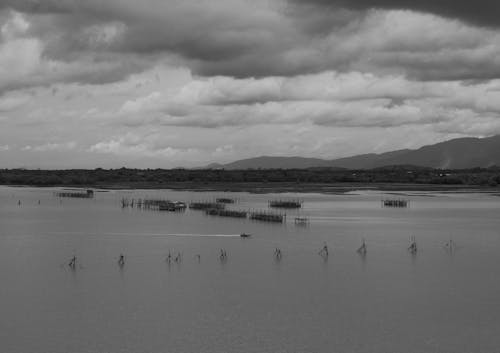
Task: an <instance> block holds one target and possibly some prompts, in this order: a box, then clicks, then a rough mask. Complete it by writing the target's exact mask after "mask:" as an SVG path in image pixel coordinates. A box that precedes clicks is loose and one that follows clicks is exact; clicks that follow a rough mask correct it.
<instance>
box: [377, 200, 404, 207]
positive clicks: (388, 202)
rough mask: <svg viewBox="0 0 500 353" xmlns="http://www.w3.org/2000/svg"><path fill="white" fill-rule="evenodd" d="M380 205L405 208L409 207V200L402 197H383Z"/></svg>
mask: <svg viewBox="0 0 500 353" xmlns="http://www.w3.org/2000/svg"><path fill="white" fill-rule="evenodd" d="M381 205H382V207H393V208H407V207H410V201H409V200H404V199H385V200H382V201H381Z"/></svg>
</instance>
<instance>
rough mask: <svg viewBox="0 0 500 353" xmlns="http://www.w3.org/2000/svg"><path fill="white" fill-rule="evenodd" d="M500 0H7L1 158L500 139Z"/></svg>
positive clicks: (349, 150) (33, 163) (220, 156)
mask: <svg viewBox="0 0 500 353" xmlns="http://www.w3.org/2000/svg"><path fill="white" fill-rule="evenodd" d="M499 13H500V2H498V1H497V0H494V1H490V0H488V1H486V0H476V1H473V2H472V1H457V0H419V1H417V0H412V1H410V0H397V1H396V0H338V1H336V0H331V1H327V0H192V1H191V0H188V1H186V0H141V1H137V0H106V1H103V0H0V168H6V167H7V168H12V167H29V168H70V167H83V168H95V167H112V168H114V167H121V166H128V167H151V168H156V167H163V168H168V167H176V166H186V167H191V166H200V165H206V164H208V163H211V162H229V161H233V160H237V159H241V158H248V157H255V156H260V155H280V156H306V157H320V158H337V157H345V156H350V155H354V154H359V153H368V152H385V151H389V150H394V149H400V148H416V147H420V146H422V145H425V144H429V143H434V142H438V141H442V140H446V139H450V138H455V137H462V136H489V135H494V134H498V133H500V16H498V14H499Z"/></svg>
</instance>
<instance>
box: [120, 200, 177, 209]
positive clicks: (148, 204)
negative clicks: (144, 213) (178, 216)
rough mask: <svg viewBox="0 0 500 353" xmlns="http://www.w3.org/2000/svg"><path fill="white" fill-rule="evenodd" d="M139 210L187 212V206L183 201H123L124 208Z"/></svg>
mask: <svg viewBox="0 0 500 353" xmlns="http://www.w3.org/2000/svg"><path fill="white" fill-rule="evenodd" d="M127 207H130V208H138V209H143V210H153V211H170V212H182V211H185V210H186V208H187V205H186V204H185V203H184V202H181V201H170V200H161V199H125V198H123V199H122V208H127Z"/></svg>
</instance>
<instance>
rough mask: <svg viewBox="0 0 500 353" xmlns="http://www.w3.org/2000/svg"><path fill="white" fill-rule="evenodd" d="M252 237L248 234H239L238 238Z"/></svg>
mask: <svg viewBox="0 0 500 353" xmlns="http://www.w3.org/2000/svg"><path fill="white" fill-rule="evenodd" d="M251 236H252V234H248V233H241V234H240V237H242V238H250V237H251Z"/></svg>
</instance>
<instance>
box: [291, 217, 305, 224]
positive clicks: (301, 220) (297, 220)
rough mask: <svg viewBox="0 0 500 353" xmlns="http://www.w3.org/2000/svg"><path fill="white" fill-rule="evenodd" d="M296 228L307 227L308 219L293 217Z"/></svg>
mask: <svg viewBox="0 0 500 353" xmlns="http://www.w3.org/2000/svg"><path fill="white" fill-rule="evenodd" d="M293 222H294V223H295V225H296V226H308V225H309V218H307V217H295V219H294V221H293Z"/></svg>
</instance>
